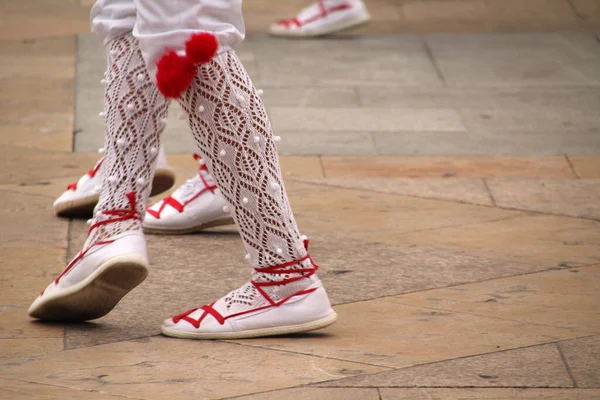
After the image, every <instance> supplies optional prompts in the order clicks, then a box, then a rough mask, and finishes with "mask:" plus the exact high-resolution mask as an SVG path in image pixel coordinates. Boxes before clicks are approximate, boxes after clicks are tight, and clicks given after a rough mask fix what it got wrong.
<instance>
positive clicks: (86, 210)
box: [54, 149, 175, 217]
mask: <svg viewBox="0 0 600 400" xmlns="http://www.w3.org/2000/svg"><path fill="white" fill-rule="evenodd" d="M101 152H102V149H101ZM103 162H104V157H102V158H100V160H98V162H97V163H96V165H95V166H94V168H92V169H91V170H89V171H88V172H87V173H86V174H85V175H83V176H82V177H81V178H79V180H78V181H77V182H75V183H72V184H70V185H69V186H67V190H66V191H65V192H64V193H63V194H61V195H60V197H58V198H57V199H56V200H55V201H54V212H55V213H56V215H58V216H61V217H89V216H91V215H92V213H93V211H94V207H95V206H96V203H98V198H99V196H100V190H101V188H102V175H103V168H102V164H103ZM174 183H175V173H174V172H173V171H172V170H171V169H170V168H169V166H168V165H167V163H166V157H165V156H164V152H163V151H162V150H161V151H160V152H159V157H158V161H157V167H156V172H155V173H154V179H153V180H152V191H151V196H155V195H158V194H161V193H163V192H165V191H167V190H169V189H170V188H172V187H173V184H174Z"/></svg>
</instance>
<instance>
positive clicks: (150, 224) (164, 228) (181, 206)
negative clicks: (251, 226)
mask: <svg viewBox="0 0 600 400" xmlns="http://www.w3.org/2000/svg"><path fill="white" fill-rule="evenodd" d="M194 157H195V158H196V159H197V160H198V161H199V162H200V170H199V171H198V174H196V176H194V177H193V178H192V179H189V180H188V181H187V182H186V183H184V184H183V185H182V186H181V187H180V188H179V189H177V190H176V191H175V192H174V193H173V194H172V195H171V196H169V197H166V198H164V199H163V200H161V201H160V202H158V203H156V204H154V205H153V206H152V207H149V208H148V209H147V210H146V217H145V218H144V231H145V232H147V233H155V234H185V233H193V232H199V231H202V230H204V229H208V228H213V227H216V226H221V225H230V224H233V223H234V221H233V218H232V216H231V214H230V212H229V205H228V204H227V201H226V200H225V198H224V197H223V195H222V194H221V191H220V190H219V189H218V188H217V186H216V185H215V183H214V180H213V178H212V176H211V175H210V174H209V173H208V169H207V168H206V166H205V165H204V163H203V161H202V160H201V159H200V157H199V156H197V155H194Z"/></svg>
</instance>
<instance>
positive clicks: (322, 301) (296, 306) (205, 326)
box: [161, 255, 337, 339]
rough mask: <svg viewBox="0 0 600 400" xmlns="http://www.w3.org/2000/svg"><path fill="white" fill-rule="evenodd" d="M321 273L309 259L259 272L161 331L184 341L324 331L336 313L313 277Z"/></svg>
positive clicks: (172, 321) (305, 258)
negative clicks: (237, 287) (241, 284)
mask: <svg viewBox="0 0 600 400" xmlns="http://www.w3.org/2000/svg"><path fill="white" fill-rule="evenodd" d="M317 269H318V267H317V266H316V265H315V264H314V263H313V262H312V260H311V259H310V257H309V256H308V255H307V256H305V257H303V258H302V259H300V260H297V261H291V262H288V263H284V264H280V265H275V266H270V267H263V268H255V269H254V270H255V273H254V275H253V280H252V281H250V282H248V283H246V284H245V285H244V286H242V287H241V288H239V289H237V290H234V291H232V292H230V293H229V294H227V295H226V296H224V297H221V298H220V299H218V300H217V301H215V302H213V303H211V304H208V305H205V306H202V307H199V308H194V309H192V310H189V311H186V312H184V313H183V314H180V315H177V316H175V317H173V318H169V319H167V320H165V321H164V323H163V325H162V328H161V332H162V333H163V334H164V335H166V336H172V337H177V338H184V339H245V338H253V337H262V336H273V335H284V334H289V333H299V332H308V331H313V330H316V329H321V328H324V327H326V326H328V325H331V324H333V323H334V322H335V321H336V320H337V314H336V312H335V311H334V310H333V309H332V308H331V304H330V302H329V298H328V297H327V293H326V292H325V288H324V287H323V285H322V283H321V280H320V279H319V278H318V277H317V276H316V275H315V272H316V270H317ZM273 277H275V279H276V280H272V278H273Z"/></svg>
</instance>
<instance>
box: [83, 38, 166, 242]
mask: <svg viewBox="0 0 600 400" xmlns="http://www.w3.org/2000/svg"><path fill="white" fill-rule="evenodd" d="M107 51H108V71H107V74H106V78H105V84H106V90H105V97H104V100H105V109H104V111H103V112H102V114H101V115H102V116H103V117H104V118H106V130H105V135H104V137H105V139H104V148H105V151H106V153H105V158H104V164H103V168H104V173H103V180H102V192H101V194H100V200H99V202H98V205H97V207H96V212H95V214H94V218H93V219H92V221H91V225H92V227H91V229H90V233H89V235H88V239H87V241H86V244H85V247H89V246H90V245H92V244H94V243H97V242H98V241H102V240H104V239H107V238H110V237H112V236H114V235H117V234H120V233H122V232H125V231H128V230H133V229H141V223H142V222H141V221H142V218H143V216H144V212H145V208H146V204H147V201H148V197H149V196H150V189H151V184H152V178H153V176H154V169H155V167H156V160H157V155H158V150H159V148H160V133H161V132H162V130H163V129H164V126H165V124H166V117H167V108H168V103H167V101H166V100H165V99H164V97H163V96H162V95H161V94H160V93H159V92H158V90H157V88H156V85H155V84H154V83H153V82H152V81H151V80H150V77H149V76H148V73H147V71H146V66H145V64H144V60H143V59H142V54H141V52H140V50H139V47H138V43H137V40H136V39H135V38H134V37H133V36H132V35H131V34H128V35H125V36H122V37H120V38H117V39H115V40H112V41H111V42H109V43H108V46H107ZM115 220H116V221H115ZM107 221H115V222H110V223H107Z"/></svg>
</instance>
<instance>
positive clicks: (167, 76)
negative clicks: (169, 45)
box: [156, 50, 196, 99]
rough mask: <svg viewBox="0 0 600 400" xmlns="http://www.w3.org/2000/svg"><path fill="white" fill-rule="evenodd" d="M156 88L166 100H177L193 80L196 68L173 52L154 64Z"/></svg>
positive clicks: (186, 59)
mask: <svg viewBox="0 0 600 400" xmlns="http://www.w3.org/2000/svg"><path fill="white" fill-rule="evenodd" d="M156 67H157V68H158V72H157V73H156V86H158V90H159V91H160V92H161V93H162V94H163V96H165V97H166V98H174V99H176V98H178V97H179V96H180V95H181V93H183V92H184V91H185V90H186V89H187V88H188V87H189V86H190V84H191V83H192V80H194V76H195V75H196V66H195V65H194V64H192V63H191V62H190V60H188V58H186V57H182V56H180V55H178V54H177V53H175V52H174V51H173V50H171V51H169V52H168V53H166V54H165V55H163V56H162V57H161V58H160V60H158V62H157V63H156Z"/></svg>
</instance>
